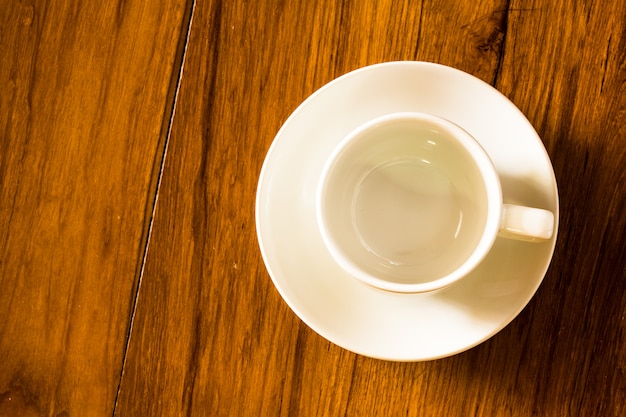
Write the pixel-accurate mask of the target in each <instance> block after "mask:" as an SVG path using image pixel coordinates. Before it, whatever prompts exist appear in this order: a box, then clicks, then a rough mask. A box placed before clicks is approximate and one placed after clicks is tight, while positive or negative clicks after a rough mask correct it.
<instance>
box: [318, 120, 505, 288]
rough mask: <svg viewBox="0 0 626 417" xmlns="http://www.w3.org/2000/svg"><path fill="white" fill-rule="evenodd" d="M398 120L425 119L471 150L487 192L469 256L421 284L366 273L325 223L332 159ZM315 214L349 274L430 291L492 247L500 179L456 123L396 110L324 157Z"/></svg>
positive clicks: (469, 266)
mask: <svg viewBox="0 0 626 417" xmlns="http://www.w3.org/2000/svg"><path fill="white" fill-rule="evenodd" d="M400 120H419V121H428V122H431V123H434V124H436V125H438V126H439V127H441V128H443V129H444V130H445V131H446V132H447V133H449V134H451V136H453V137H454V138H456V139H457V141H458V142H459V143H461V144H462V146H463V147H464V148H465V149H466V150H467V151H468V152H469V153H470V155H471V156H472V158H473V160H474V161H475V162H476V166H477V167H478V169H479V171H480V174H481V177H482V179H483V182H484V184H485V189H486V192H487V222H486V224H485V227H484V228H483V231H482V235H481V237H480V239H479V241H478V243H477V244H476V246H475V248H474V250H473V251H472V252H471V254H470V256H469V257H468V258H467V259H466V260H465V262H463V263H462V264H461V265H460V266H459V267H458V268H456V269H455V270H454V271H452V272H450V273H448V274H446V275H444V276H441V277H439V278H437V279H434V280H431V281H427V282H421V283H400V282H391V281H387V280H385V279H383V278H380V277H377V276H375V275H372V274H370V273H368V272H365V271H364V270H363V269H362V268H360V267H358V266H357V265H356V264H355V263H354V262H352V261H351V260H349V259H348V257H347V256H345V253H344V251H343V249H342V248H341V247H340V245H339V244H338V243H337V242H336V241H335V239H334V238H333V236H332V232H330V231H329V228H328V226H327V219H326V214H325V211H324V208H323V206H324V202H325V197H326V189H327V187H328V176H329V173H330V171H331V170H332V167H333V166H334V162H335V161H336V160H337V158H338V157H339V156H340V155H341V154H342V152H343V151H344V150H345V149H346V147H347V146H348V144H350V143H351V142H352V141H353V140H354V139H355V138H356V137H357V136H359V135H360V134H362V133H363V132H365V131H367V130H369V129H371V128H373V127H375V126H379V125H381V124H384V123H392V122H395V121H400ZM315 205H316V207H315V208H316V217H317V223H318V229H319V231H320V233H321V235H322V240H323V241H324V244H325V246H326V248H327V249H328V251H329V253H330V255H331V256H332V258H333V259H334V260H335V262H336V263H337V264H338V265H339V266H340V267H341V268H343V269H344V270H346V271H347V272H348V273H349V274H350V275H351V276H353V277H355V278H356V279H358V280H360V281H362V282H364V283H366V284H368V285H370V286H372V287H374V288H378V289H380V290H384V291H388V292H394V293H423V292H431V291H436V290H439V289H443V288H445V287H448V286H449V285H451V284H453V283H455V282H457V281H459V280H460V279H462V278H463V277H465V276H467V275H468V274H469V273H470V272H471V271H473V270H474V269H475V268H476V267H477V266H478V265H479V264H480V263H481V262H482V260H483V259H484V258H485V257H486V256H487V254H488V253H489V251H490V250H491V247H492V246H493V244H494V242H495V240H496V237H497V234H498V230H499V225H500V217H501V211H502V188H501V185H500V179H499V177H498V174H497V171H496V169H495V166H494V165H493V162H492V161H491V158H490V157H489V155H488V154H487V152H486V151H485V149H484V148H483V147H482V146H481V145H480V144H479V143H478V141H477V140H476V139H475V138H474V137H473V136H472V135H471V134H470V133H469V132H467V131H466V130H465V129H463V128H462V127H460V126H459V125H457V124H456V123H454V122H452V121H450V120H448V119H446V118H444V117H441V116H438V115H435V114H431V113H422V112H414V111H411V112H395V113H389V114H386V115H382V116H379V117H376V118H374V119H371V120H369V121H367V122H365V123H363V124H361V125H359V126H357V127H356V128H355V129H353V130H352V131H351V132H350V133H348V134H347V135H346V136H345V137H344V138H343V139H342V140H341V141H340V142H339V143H338V144H337V146H336V147H335V148H334V149H333V150H332V152H331V153H330V155H329V157H328V158H327V160H326V162H325V164H324V167H323V169H322V172H321V174H320V177H319V181H318V187H317V191H316V198H315Z"/></svg>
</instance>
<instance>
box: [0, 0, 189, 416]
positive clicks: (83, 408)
mask: <svg viewBox="0 0 626 417" xmlns="http://www.w3.org/2000/svg"><path fill="white" fill-rule="evenodd" d="M185 8H186V2H185V1H176V2H169V3H168V4H164V3H163V2H159V1H151V2H144V1H133V0H130V1H114V2H97V1H87V2H77V1H58V2H57V1H55V2H46V1H3V2H1V4H0V62H1V64H0V358H2V359H0V415H1V416H12V417H14V416H44V415H45V416H70V415H72V416H74V415H75V416H88V415H99V416H106V415H112V413H113V408H114V403H115V398H116V395H117V389H118V386H119V380H120V373H121V369H122V363H123V355H124V352H125V346H126V341H127V334H128V326H129V320H130V315H131V312H132V311H131V310H132V307H133V303H134V299H135V290H136V285H137V278H138V275H139V271H140V269H141V264H142V259H143V254H144V248H145V245H146V237H147V230H148V225H149V221H150V218H151V213H152V208H153V204H154V196H155V186H156V178H157V175H158V172H159V169H160V164H161V160H162V155H163V150H164V143H165V142H164V138H165V133H166V131H167V127H168V123H169V118H170V114H171V108H172V102H173V94H172V92H173V89H172V88H171V84H172V79H174V80H175V79H176V77H177V75H178V71H177V69H176V68H179V64H180V63H179V62H178V61H177V55H180V54H177V51H178V50H179V49H181V48H180V45H179V43H178V39H179V37H180V36H181V30H182V29H185V28H184V27H183V26H184V22H183V20H184V19H183V18H184V12H185ZM183 34H184V32H183Z"/></svg>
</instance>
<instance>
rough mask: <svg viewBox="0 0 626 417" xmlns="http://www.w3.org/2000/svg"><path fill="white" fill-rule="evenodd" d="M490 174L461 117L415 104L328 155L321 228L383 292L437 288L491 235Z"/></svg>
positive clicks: (340, 257) (466, 265)
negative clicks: (417, 109) (418, 109)
mask: <svg viewBox="0 0 626 417" xmlns="http://www.w3.org/2000/svg"><path fill="white" fill-rule="evenodd" d="M485 158H486V160H485ZM494 181H495V182H497V175H496V173H495V169H493V165H492V164H491V161H489V160H488V157H487V155H486V153H485V152H484V150H483V149H482V148H481V147H480V145H479V144H478V143H477V142H476V141H475V140H474V139H473V138H472V137H471V136H470V135H469V134H468V133H467V132H465V131H463V130H462V129H461V128H459V127H458V126H456V125H453V124H452V123H451V122H448V121H445V120H443V119H440V118H438V117H435V116H431V115H424V114H419V113H401V114H395V115H388V116H384V117H382V118H379V119H376V120H374V121H372V122H370V123H367V124H365V125H363V126H361V127H359V128H358V129H356V130H355V131H354V132H352V133H351V134H350V135H348V136H347V137H346V138H344V140H343V141H342V142H341V143H340V144H339V145H338V147H337V148H336V149H335V150H334V152H333V153H332V155H331V157H330V158H329V161H328V162H327V164H326V167H325V168H324V171H323V173H322V178H321V181H320V187H319V190H318V200H317V201H318V220H319V224H320V230H321V233H322V236H323V238H324V241H325V243H326V245H327V246H328V248H329V250H330V252H331V254H332V255H333V257H334V258H335V260H336V261H337V262H338V263H339V264H340V265H341V266H342V267H344V269H347V270H348V271H349V272H350V273H351V274H352V275H354V276H356V277H357V278H360V279H362V280H364V281H365V282H367V283H369V284H371V285H374V286H376V287H379V288H382V289H387V290H390V291H400V292H419V291H422V290H431V289H436V288H439V287H441V286H445V285H447V284H449V283H451V282H453V281H455V280H456V279H458V278H459V277H461V276H463V275H465V274H466V273H468V272H469V270H470V269H471V268H473V267H474V266H475V265H476V264H477V263H478V262H479V261H480V260H481V259H482V257H484V255H485V254H486V252H487V250H488V247H490V246H491V244H492V243H493V239H495V234H496V232H497V230H495V229H494V227H493V226H492V227H491V229H493V230H488V229H489V227H488V225H489V219H490V216H493V215H494V210H495V204H493V196H492V195H490V193H492V192H493V190H494V189H496V188H497V190H499V182H498V183H495V182H494ZM490 201H491V204H490ZM497 206H498V207H499V206H500V203H498V204H497ZM498 210H499V208H498ZM492 220H493V219H492ZM491 223H492V224H493V221H492V222H491ZM485 248H486V249H485Z"/></svg>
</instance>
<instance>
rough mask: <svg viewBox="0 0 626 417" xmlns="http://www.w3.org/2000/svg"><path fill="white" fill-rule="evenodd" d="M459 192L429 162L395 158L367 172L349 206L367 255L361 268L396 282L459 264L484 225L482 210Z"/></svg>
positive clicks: (446, 271) (432, 276) (438, 272)
mask: <svg viewBox="0 0 626 417" xmlns="http://www.w3.org/2000/svg"><path fill="white" fill-rule="evenodd" d="M463 195H464V194H463V193H459V192H458V191H457V190H455V185H454V184H453V183H452V182H451V181H450V178H449V177H448V176H447V175H445V171H442V170H441V169H440V168H439V167H436V166H435V167H433V165H432V163H431V161H428V160H416V159H399V160H395V161H391V162H386V163H385V164H383V165H381V166H378V167H376V168H375V169H373V170H371V171H370V172H369V174H368V175H366V176H365V177H364V178H363V180H362V181H361V183H360V184H359V186H358V187H357V189H356V192H355V194H354V197H353V206H352V207H353V208H352V218H353V227H354V228H355V231H356V235H357V236H358V237H359V239H360V243H361V245H362V247H363V248H364V249H365V250H366V251H367V252H369V254H370V256H369V257H361V259H362V260H365V261H366V263H365V264H362V265H361V268H363V269H364V270H365V272H366V273H369V274H371V275H374V276H378V277H379V278H383V279H385V280H387V281H391V282H399V283H422V282H428V281H431V280H433V279H438V278H440V277H442V276H445V275H448V274H450V273H452V272H453V271H454V270H456V269H457V268H459V267H460V266H461V265H462V264H463V263H464V262H465V261H466V260H467V259H468V258H469V257H470V255H471V254H472V252H473V249H474V247H475V246H476V244H477V240H478V239H479V238H480V236H481V231H480V228H481V227H482V226H483V225H482V222H481V221H478V220H479V219H478V218H479V217H480V213H481V208H480V207H475V200H471V199H466V198H464V197H463ZM483 210H484V208H483ZM371 255H374V256H371Z"/></svg>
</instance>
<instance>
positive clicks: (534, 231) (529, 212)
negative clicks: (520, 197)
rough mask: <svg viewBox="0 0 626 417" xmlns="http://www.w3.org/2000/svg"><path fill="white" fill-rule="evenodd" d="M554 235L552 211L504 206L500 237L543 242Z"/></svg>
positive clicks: (510, 205) (512, 205)
mask: <svg viewBox="0 0 626 417" xmlns="http://www.w3.org/2000/svg"><path fill="white" fill-rule="evenodd" d="M553 233H554V214H553V213H552V212H551V211H548V210H543V209H539V208H533V207H524V206H517V205H514V204H503V205H502V215H501V216H500V231H499V232H498V236H501V237H505V238H509V239H516V240H525V241H529V242H543V241H545V240H548V239H550V238H551V237H552V234H553Z"/></svg>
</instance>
